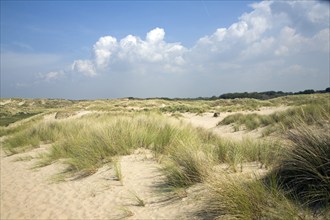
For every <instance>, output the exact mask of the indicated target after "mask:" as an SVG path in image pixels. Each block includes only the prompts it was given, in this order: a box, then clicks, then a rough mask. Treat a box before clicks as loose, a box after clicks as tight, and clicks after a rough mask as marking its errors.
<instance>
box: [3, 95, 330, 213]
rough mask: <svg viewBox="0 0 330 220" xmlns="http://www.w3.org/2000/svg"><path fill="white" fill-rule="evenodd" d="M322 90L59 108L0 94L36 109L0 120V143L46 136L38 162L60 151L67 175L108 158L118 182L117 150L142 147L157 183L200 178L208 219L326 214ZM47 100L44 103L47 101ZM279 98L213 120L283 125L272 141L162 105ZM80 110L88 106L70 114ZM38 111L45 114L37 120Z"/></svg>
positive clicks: (217, 108) (175, 184)
mask: <svg viewBox="0 0 330 220" xmlns="http://www.w3.org/2000/svg"><path fill="white" fill-rule="evenodd" d="M329 98H330V96H329V94H309V95H295V96H287V97H279V98H275V99H272V100H255V99H228V100H227V99H223V100H184V101H182V100H180V101H179V100H176V101H173V100H153V99H149V100H136V99H118V100H98V101H74V102H67V101H60V102H59V103H60V104H61V103H62V105H64V106H66V107H65V110H63V109H56V108H55V107H54V106H52V105H50V104H47V101H45V102H40V103H39V102H37V101H32V100H11V102H10V103H9V102H8V105H11V107H8V106H7V107H4V108H3V109H6V111H8V112H13V114H16V113H14V112H20V111H21V110H20V107H19V106H23V107H22V108H33V105H35V106H37V107H36V109H37V110H38V112H43V113H40V114H38V115H34V116H31V117H29V118H27V119H25V120H21V121H17V122H15V123H13V124H12V125H10V126H7V127H5V126H2V127H1V128H0V135H1V136H5V135H6V138H4V139H3V142H2V147H3V149H4V150H5V152H6V153H7V154H15V153H20V152H22V151H26V150H29V149H32V148H36V147H39V145H40V144H42V143H51V148H50V150H49V152H48V153H46V154H44V155H43V156H42V157H41V159H40V162H39V165H40V166H46V165H49V164H51V163H54V162H55V161H58V160H60V161H62V162H64V163H66V164H68V169H67V170H66V173H68V174H69V175H72V176H74V177H75V176H76V177H83V176H86V175H90V174H93V173H95V172H96V171H97V169H98V168H99V167H101V166H103V165H104V164H106V163H109V162H111V164H113V169H114V172H115V176H116V178H117V179H118V180H119V181H120V182H121V183H123V176H122V172H121V167H120V159H119V158H120V157H121V156H123V155H128V154H131V153H132V152H134V151H135V150H136V149H137V148H146V149H148V150H151V152H152V153H153V154H154V157H155V158H156V159H157V161H159V162H160V166H161V170H162V171H163V173H164V175H165V184H166V186H167V187H169V188H170V189H181V190H182V189H183V190H184V192H186V191H185V189H186V188H188V187H190V186H192V185H194V184H196V183H202V184H203V185H204V186H206V187H207V189H208V190H209V191H210V194H206V197H207V198H205V199H206V201H205V204H207V206H206V207H205V212H206V213H207V214H208V216H212V218H218V217H224V218H229V219H233V218H234V219H235V218H238V219H317V218H319V219H322V218H323V219H327V218H329V217H330V188H329V186H330V182H329V180H330V173H329V171H330V151H329V149H330V146H329V143H330V135H329V132H328V131H329V121H330V115H329V114H330V103H329V101H328V100H329ZM2 102H3V101H2ZM15 103H16V104H15ZM17 103H21V104H20V105H18V104H17ZM22 103H23V104H22ZM26 103H29V104H26ZM31 103H34V104H31ZM51 103H53V104H54V103H56V102H55V101H54V102H53V101H51ZM6 105H7V104H6ZM6 105H5V106H6ZM24 105H26V106H24ZM47 105H50V106H52V109H47V108H46V107H45V106H47ZM281 105H286V106H291V107H290V108H289V109H287V110H286V111H282V112H276V113H273V114H270V115H260V114H256V113H253V114H246V113H239V114H232V115H230V116H228V117H226V118H224V119H223V120H222V121H221V122H220V123H219V125H226V124H232V125H233V126H234V127H235V129H236V130H239V129H241V128H242V127H245V128H246V129H248V130H253V129H256V128H259V127H266V129H267V131H268V132H269V133H271V132H273V131H278V130H281V131H282V132H283V133H282V134H287V137H288V139H285V140H277V141H275V140H272V139H271V138H260V139H251V138H243V139H242V140H229V139H223V138H220V137H219V136H217V135H215V134H213V133H211V132H210V131H208V130H205V129H202V128H195V127H192V126H191V125H188V124H184V123H181V122H179V121H178V120H177V119H173V117H168V116H165V115H163V114H162V113H171V114H166V115H173V116H174V117H184V114H181V113H185V112H190V113H203V112H222V111H237V110H258V109H259V108H261V107H270V106H281ZM53 107H54V108H53ZM13 109H14V110H13ZM25 110H27V109H25ZM30 110H31V109H30ZM81 110H84V111H89V114H86V115H84V116H82V117H75V118H73V117H71V116H72V115H76V114H77V112H78V111H81ZM94 111H96V112H94ZM24 112H25V111H24ZM26 112H29V111H26ZM30 112H32V111H30ZM45 115H46V116H47V117H48V118H49V120H48V119H47V120H43V119H44V117H45ZM56 115H57V117H56ZM282 136H284V135H282ZM31 159H32V158H30V157H26V158H24V157H21V158H19V159H18V160H22V161H24V160H31ZM248 163H253V164H256V165H258V168H263V169H264V171H265V173H266V174H265V175H264V176H259V175H256V176H254V177H249V178H245V176H244V175H243V174H244V172H245V169H246V164H248ZM61 180H62V181H63V180H65V178H62V179H61ZM132 195H133V199H134V201H136V204H137V205H138V206H144V205H145V202H144V200H143V199H141V197H139V196H138V195H137V194H136V193H135V192H132Z"/></svg>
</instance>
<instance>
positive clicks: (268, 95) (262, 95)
mask: <svg viewBox="0 0 330 220" xmlns="http://www.w3.org/2000/svg"><path fill="white" fill-rule="evenodd" d="M329 92H330V87H329V88H326V89H325V90H319V91H314V90H313V89H307V90H304V91H300V92H282V91H278V92H275V91H267V92H250V93H248V92H242V93H238V92H236V93H226V94H222V95H220V96H219V98H220V99H237V98H250V99H262V100H266V99H273V98H277V97H282V96H290V95H301V94H314V93H329Z"/></svg>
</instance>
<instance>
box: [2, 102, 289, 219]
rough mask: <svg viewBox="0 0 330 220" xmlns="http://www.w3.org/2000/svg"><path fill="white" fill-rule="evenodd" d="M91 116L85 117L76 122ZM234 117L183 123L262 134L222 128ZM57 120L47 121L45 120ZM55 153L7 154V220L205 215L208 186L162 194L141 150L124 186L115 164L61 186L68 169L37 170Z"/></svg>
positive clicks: (127, 160) (159, 178) (129, 162)
mask: <svg viewBox="0 0 330 220" xmlns="http://www.w3.org/2000/svg"><path fill="white" fill-rule="evenodd" d="M284 109H285V108H267V109H262V110H261V111H258V112H257V113H259V114H271V113H272V112H274V111H279V110H284ZM89 113H90V112H89V111H85V112H80V113H79V114H78V116H77V115H76V116H75V117H81V116H82V115H85V114H89ZM229 114H232V113H221V115H220V117H218V118H214V117H213V114H212V113H205V114H203V115H195V114H184V117H183V119H181V120H183V121H185V122H187V123H191V124H192V125H193V126H199V127H204V128H206V129H210V130H212V131H213V132H215V133H217V134H219V135H221V136H226V137H232V138H235V139H239V138H243V137H245V136H251V137H256V136H258V135H259V133H258V132H256V134H254V133H253V132H252V133H251V132H246V131H240V132H232V128H231V127H230V126H221V127H216V124H217V123H218V122H219V121H220V120H222V119H223V118H224V117H226V116H227V115H229ZM53 117H54V115H50V116H46V118H45V120H49V119H52V118H53ZM49 147H50V145H42V146H41V147H40V148H37V149H34V150H32V151H30V152H27V153H21V154H17V155H13V156H6V155H5V154H4V152H3V151H1V189H0V197H1V210H0V212H1V216H0V217H1V219H196V218H197V216H194V215H193V213H194V212H195V211H198V210H200V197H201V196H202V195H203V191H204V190H205V189H204V188H203V186H201V185H198V184H197V185H195V186H193V187H191V188H189V189H188V190H186V192H183V193H182V194H181V195H180V196H173V193H172V192H166V190H163V191H162V189H164V187H162V185H163V183H164V176H163V174H162V173H161V171H160V164H159V163H157V161H155V159H154V158H153V156H152V154H151V152H149V151H147V150H144V149H139V150H137V151H136V152H135V153H133V154H132V155H128V156H123V157H121V158H120V164H121V170H122V174H123V181H122V182H123V184H121V182H120V181H118V180H117V179H116V176H115V172H114V169H113V166H112V165H111V164H106V165H104V166H103V167H102V168H100V169H99V170H98V171H97V172H96V173H95V174H93V175H91V176H88V177H85V178H80V179H75V180H70V181H64V182H63V181H62V182H57V183H55V182H54V177H56V174H58V173H60V172H62V171H64V170H65V168H66V166H65V165H64V164H63V163H61V162H57V163H54V164H52V165H49V166H46V167H42V168H36V169H32V168H33V167H34V166H35V164H36V162H37V161H38V159H37V157H38V155H39V154H40V153H43V152H47V151H48V149H49ZM17 160H18V161H17ZM253 166H257V165H253ZM135 195H137V196H138V197H139V198H140V199H142V200H143V203H144V206H139V204H138V201H137V199H136V198H135Z"/></svg>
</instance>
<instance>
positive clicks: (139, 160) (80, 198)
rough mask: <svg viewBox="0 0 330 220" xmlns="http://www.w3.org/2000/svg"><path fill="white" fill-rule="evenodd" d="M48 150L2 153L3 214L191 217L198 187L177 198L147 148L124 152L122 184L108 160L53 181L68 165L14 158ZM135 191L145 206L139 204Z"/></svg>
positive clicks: (14, 216)
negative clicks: (85, 173) (78, 175)
mask: <svg viewBox="0 0 330 220" xmlns="http://www.w3.org/2000/svg"><path fill="white" fill-rule="evenodd" d="M46 150H47V147H46V146H45V147H44V148H41V149H36V150H33V151H31V152H28V153H24V154H19V155H14V156H10V157H5V155H3V154H2V155H1V219H122V218H129V219H178V218H179V219H191V216H190V214H189V212H191V211H192V210H194V209H193V208H196V202H194V201H196V196H198V193H197V194H196V193H195V191H194V189H191V190H190V192H191V193H188V194H187V197H185V198H182V199H177V200H174V199H171V198H173V197H170V193H168V192H167V193H164V192H163V193H161V192H159V190H160V189H161V187H160V185H161V184H162V181H163V176H162V174H161V172H160V171H159V166H160V165H159V164H158V163H157V162H155V161H154V160H153V159H152V158H151V157H152V156H151V155H150V153H148V152H147V153H146V152H145V151H142V152H137V153H135V154H132V155H129V156H124V157H122V158H121V169H122V174H123V176H124V178H123V185H121V183H120V182H119V181H116V180H115V176H114V171H113V169H111V167H110V166H107V165H106V166H104V167H102V168H100V169H99V170H98V172H97V173H95V174H94V175H92V176H89V177H86V178H82V179H78V180H73V181H67V182H60V183H51V182H50V177H52V175H54V174H57V173H59V172H60V171H61V170H64V169H65V165H63V164H60V163H55V164H52V165H50V166H47V167H43V168H39V169H33V170H31V169H30V168H31V167H32V166H33V165H34V164H35V162H36V161H37V159H32V160H30V161H16V162H15V161H14V160H16V159H18V158H26V157H27V156H36V155H37V153H39V152H42V151H46ZM134 194H136V195H138V196H139V197H140V198H141V199H142V200H143V201H144V203H145V206H138V204H137V200H136V199H135V198H134Z"/></svg>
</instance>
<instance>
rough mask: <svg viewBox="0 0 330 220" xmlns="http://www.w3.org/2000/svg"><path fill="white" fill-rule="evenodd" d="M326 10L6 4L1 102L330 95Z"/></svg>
mask: <svg viewBox="0 0 330 220" xmlns="http://www.w3.org/2000/svg"><path fill="white" fill-rule="evenodd" d="M329 50H330V48H329V4H328V3H326V2H319V1H297V2H294V1H286V2H284V1H275V2H272V1H267V2H263V1H181V2H179V1H157V2H156V1H154V2H153V1H1V51H0V52H1V97H25V98H69V99H95V98H117V97H127V96H134V97H155V96H158V97H159V96H167V97H198V96H212V95H220V94H222V93H225V92H240V91H266V90H283V91H297V90H304V89H324V88H326V87H328V86H329Z"/></svg>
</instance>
